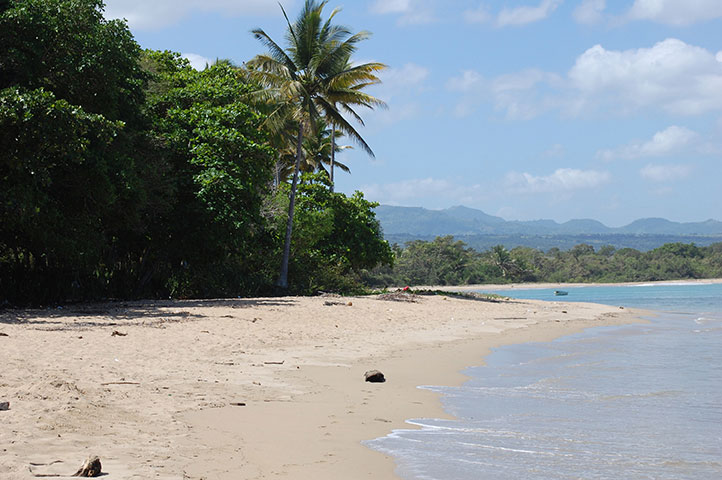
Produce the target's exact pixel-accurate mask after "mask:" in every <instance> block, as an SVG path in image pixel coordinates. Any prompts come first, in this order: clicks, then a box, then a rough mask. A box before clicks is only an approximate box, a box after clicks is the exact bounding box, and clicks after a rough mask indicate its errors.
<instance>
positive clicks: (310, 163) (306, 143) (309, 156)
mask: <svg viewBox="0 0 722 480" xmlns="http://www.w3.org/2000/svg"><path fill="white" fill-rule="evenodd" d="M314 127H315V128H313V129H311V131H310V132H309V133H308V134H307V135H306V136H305V138H304V139H303V151H304V155H305V158H304V161H303V162H302V165H301V171H303V172H326V174H327V175H328V177H329V180H331V171H332V170H331V169H333V167H334V163H335V166H336V167H337V168H339V169H341V170H343V171H344V172H348V173H350V172H351V170H350V169H349V168H348V166H346V165H344V164H343V163H339V162H334V154H335V153H338V152H342V151H344V150H349V149H352V148H353V147H352V146H351V145H339V144H338V143H337V140H338V139H339V138H341V137H343V133H341V132H340V131H338V130H334V129H331V128H329V127H328V124H327V123H326V120H325V119H324V118H319V119H318V120H317V122H316V125H315V126H314ZM327 166H328V169H327V168H326V167H327ZM331 181H332V180H331ZM332 185H333V184H332ZM332 191H333V189H332Z"/></svg>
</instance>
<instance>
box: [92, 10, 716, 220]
mask: <svg viewBox="0 0 722 480" xmlns="http://www.w3.org/2000/svg"><path fill="white" fill-rule="evenodd" d="M281 3H282V4H283V6H284V8H285V9H286V11H287V12H288V13H289V16H290V17H291V18H292V19H294V18H295V17H296V16H297V13H298V12H299V10H300V7H301V5H302V3H303V0H281ZM106 5H107V6H106V17H107V18H125V19H127V21H128V24H129V26H130V29H131V31H132V32H133V34H134V36H135V38H136V40H137V41H138V43H139V44H140V45H141V46H142V47H144V48H152V49H158V50H173V51H176V52H180V53H182V54H183V55H184V56H186V57H187V58H188V59H189V60H191V62H192V64H193V65H194V66H196V67H197V68H201V69H202V68H203V66H204V65H205V64H206V62H212V61H213V60H215V59H217V58H228V59H231V60H233V61H234V62H236V63H239V64H241V63H242V62H244V61H246V60H249V59H251V58H253V56H255V55H257V54H259V53H265V51H264V48H263V46H262V45H261V44H260V43H259V42H258V41H256V40H255V39H254V38H253V36H252V35H251V33H250V31H251V30H252V29H254V28H262V29H264V30H265V31H266V32H267V33H268V34H269V35H271V37H272V38H274V39H275V40H276V42H278V43H280V44H283V42H284V28H285V21H284V19H283V16H282V12H281V9H280V7H279V3H278V2H277V1H275V0H202V1H198V0H154V1H152V2H151V1H147V0H106ZM337 7H338V8H341V11H340V13H338V14H337V16H336V17H335V22H336V23H338V24H342V25H346V26H348V27H350V29H351V30H352V31H354V32H357V31H361V30H367V31H370V32H372V34H373V35H372V36H371V38H370V39H369V40H367V41H364V42H362V43H361V44H359V48H358V51H357V53H356V55H355V57H354V58H355V60H356V61H357V62H367V61H375V62H382V63H384V64H386V65H388V68H387V69H386V70H385V71H383V72H382V73H381V74H380V75H379V76H380V78H381V80H382V83H381V84H380V85H377V86H374V87H372V88H369V89H368V92H369V93H371V94H373V95H375V96H376V97H378V98H380V99H382V100H384V101H385V102H386V103H387V104H388V109H386V110H379V109H377V110H374V111H371V110H366V111H361V112H360V113H361V115H362V117H363V119H364V121H365V126H364V127H361V128H360V133H361V135H362V136H363V137H364V139H365V140H366V141H367V142H368V144H369V145H370V146H371V148H372V149H373V151H374V153H375V158H371V157H369V156H368V155H366V154H365V153H364V152H363V151H361V149H359V148H356V149H355V150H346V151H344V152H343V153H341V154H340V155H339V161H341V162H343V163H345V164H347V165H348V166H349V167H350V168H351V174H346V173H343V172H338V174H337V175H336V187H337V190H339V191H342V192H345V193H352V192H353V191H354V190H361V191H363V192H364V194H365V196H366V198H368V199H370V200H373V201H376V202H380V203H382V204H388V205H401V206H420V207H425V208H430V209H441V208H447V207H451V206H455V205H465V206H467V207H472V208H478V209H480V210H483V211H485V212H486V213H488V214H492V215H498V216H501V217H503V218H505V219H507V220H534V219H540V218H549V219H554V220H556V221H560V222H562V221H566V220H569V219H574V218H594V219H597V220H600V221H602V222H604V223H605V224H607V225H609V226H621V225H624V224H627V223H629V222H631V221H633V220H635V219H637V218H646V217H664V218H668V219H670V220H675V221H684V222H689V221H702V220H706V219H709V218H715V219H718V220H722V211H720V210H721V207H722V161H721V160H722V0H497V1H492V0H486V1H480V0H356V1H350V0H346V1H343V0H330V1H329V2H328V5H327V7H326V9H325V10H324V12H326V14H328V13H330V12H331V11H332V10H333V9H334V8H337Z"/></svg>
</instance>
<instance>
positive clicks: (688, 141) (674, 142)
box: [597, 125, 699, 160]
mask: <svg viewBox="0 0 722 480" xmlns="http://www.w3.org/2000/svg"><path fill="white" fill-rule="evenodd" d="M698 138H699V135H698V134H697V133H696V132H694V131H692V130H690V129H688V128H685V127H678V126H676V125H672V126H671V127H668V128H666V129H664V130H662V131H661V132H657V133H655V134H654V136H653V137H652V138H651V139H650V140H648V141H646V142H636V143H631V144H629V145H625V146H623V147H619V148H616V149H611V150H600V151H599V152H597V158H600V159H602V160H614V159H617V158H625V159H635V158H644V157H662V156H665V155H671V154H673V153H677V152H680V151H682V150H683V149H684V148H685V147H688V146H690V145H692V144H694V142H695V141H696V140H697V139H698Z"/></svg>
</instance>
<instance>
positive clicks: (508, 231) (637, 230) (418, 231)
mask: <svg viewBox="0 0 722 480" xmlns="http://www.w3.org/2000/svg"><path fill="white" fill-rule="evenodd" d="M376 218H378V220H379V221H380V222H381V226H382V227H383V230H384V234H385V235H387V236H389V235H404V236H409V237H419V238H423V237H429V236H431V237H433V236H439V235H456V236H463V235H507V236H508V235H536V236H546V235H552V236H555V235H667V236H669V235H674V236H722V222H719V221H717V220H707V221H704V222H693V223H679V222H672V221H669V220H666V219H664V218H644V219H640V220H635V221H634V222H632V223H630V224H629V225H625V226H623V227H619V228H611V227H608V226H606V225H604V224H603V223H601V222H598V221H596V220H591V219H575V220H569V221H568V222H564V223H557V222H555V221H554V220H533V221H523V222H522V221H506V220H504V219H503V218H501V217H495V216H493V215H488V214H486V213H484V212H482V211H481V210H477V209H473V208H468V207H464V206H456V207H451V208H447V209H445V210H428V209H425V208H421V207H393V206H390V205H381V206H379V207H378V208H377V209H376Z"/></svg>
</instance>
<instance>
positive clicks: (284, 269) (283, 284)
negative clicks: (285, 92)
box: [276, 122, 303, 290]
mask: <svg viewBox="0 0 722 480" xmlns="http://www.w3.org/2000/svg"><path fill="white" fill-rule="evenodd" d="M302 155H303V122H299V124H298V142H297V143H296V165H295V166H294V167H293V181H292V182H291V194H290V195H289V197H288V223H287V224H286V241H285V243H284V244H283V259H282V260H281V272H280V274H279V276H278V281H277V282H276V286H277V287H279V288H281V289H283V290H286V289H288V261H289V260H290V258H291V233H292V232H293V214H294V210H295V207H296V187H297V186H298V171H299V170H300V168H301V156H302Z"/></svg>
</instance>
